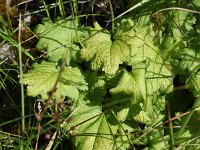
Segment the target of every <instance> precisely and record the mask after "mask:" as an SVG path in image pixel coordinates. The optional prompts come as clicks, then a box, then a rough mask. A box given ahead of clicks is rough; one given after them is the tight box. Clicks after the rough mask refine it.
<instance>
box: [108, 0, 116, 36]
mask: <svg viewBox="0 0 200 150" xmlns="http://www.w3.org/2000/svg"><path fill="white" fill-rule="evenodd" d="M108 3H109V6H110V12H111V18H112V34H114V32H115V23H114V20H115V16H114V11H113V7H112V3H111V0H108Z"/></svg>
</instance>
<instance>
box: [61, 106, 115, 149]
mask: <svg viewBox="0 0 200 150" xmlns="http://www.w3.org/2000/svg"><path fill="white" fill-rule="evenodd" d="M78 108H79V109H78V110H77V111H76V112H75V113H74V114H73V115H72V119H73V121H72V122H71V123H69V124H64V125H63V126H65V128H66V129H70V128H71V127H73V126H76V125H78V126H76V127H75V131H74V132H75V133H74V134H76V136H75V137H74V143H75V145H76V149H79V150H86V149H87V150H110V149H112V148H113V146H114V136H113V133H112V131H111V129H110V126H111V125H110V123H109V121H111V120H107V118H106V116H105V115H104V114H103V113H102V111H101V108H100V107H99V106H87V105H82V104H80V105H79V107H78ZM72 132H73V131H72Z"/></svg>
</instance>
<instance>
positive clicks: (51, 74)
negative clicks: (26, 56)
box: [23, 61, 87, 101]
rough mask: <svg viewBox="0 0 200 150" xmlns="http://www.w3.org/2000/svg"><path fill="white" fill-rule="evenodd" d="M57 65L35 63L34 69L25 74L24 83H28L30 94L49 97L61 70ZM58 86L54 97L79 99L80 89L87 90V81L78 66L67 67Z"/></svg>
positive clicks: (60, 99)
mask: <svg viewBox="0 0 200 150" xmlns="http://www.w3.org/2000/svg"><path fill="white" fill-rule="evenodd" d="M56 66H57V63H53V62H45V61H43V62H42V63H41V64H37V63H36V64H33V66H32V69H31V70H29V71H28V72H27V73H25V74H24V79H23V83H24V84H27V94H28V95H29V96H33V97H36V96H38V95H41V97H42V99H47V98H48V94H47V93H48V92H49V91H50V90H52V88H53V86H54V85H55V83H56V80H57V78H58V75H59V72H60V69H59V67H56ZM56 88H57V89H56V91H55V93H54V98H56V100H57V101H62V100H63V98H62V97H65V96H67V97H69V98H71V99H77V98H78V96H79V90H82V91H85V90H87V83H86V82H85V80H84V76H83V75H82V74H81V72H80V70H79V69H78V68H72V67H65V68H64V71H63V72H62V74H61V77H60V78H59V79H58V84H57V87H56Z"/></svg>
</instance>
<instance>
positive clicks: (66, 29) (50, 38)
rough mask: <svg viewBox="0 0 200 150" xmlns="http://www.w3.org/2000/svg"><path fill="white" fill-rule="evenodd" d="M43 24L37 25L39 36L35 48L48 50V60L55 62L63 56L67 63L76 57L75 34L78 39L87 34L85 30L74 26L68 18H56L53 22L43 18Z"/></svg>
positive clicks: (36, 30) (77, 48)
mask: <svg viewBox="0 0 200 150" xmlns="http://www.w3.org/2000/svg"><path fill="white" fill-rule="evenodd" d="M42 23H43V24H39V25H37V27H36V28H35V32H36V34H38V36H39V41H38V43H37V45H36V47H37V48H39V49H40V48H45V49H46V50H47V52H48V56H49V60H50V61H54V62H57V61H58V60H59V59H63V58H65V59H66V60H67V63H68V64H69V63H70V61H71V60H74V59H76V55H77V51H79V47H78V46H77V45H75V44H74V42H77V41H78V39H77V36H78V37H79V39H80V40H82V39H83V38H85V36H87V32H85V31H84V30H83V29H81V28H78V27H76V28H77V29H76V30H77V34H78V35H76V31H75V29H74V24H73V22H72V21H69V20H57V21H56V22H55V23H53V22H52V21H50V20H49V19H44V20H43V22H42ZM78 42H80V41H78Z"/></svg>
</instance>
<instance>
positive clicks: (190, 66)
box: [179, 49, 200, 73]
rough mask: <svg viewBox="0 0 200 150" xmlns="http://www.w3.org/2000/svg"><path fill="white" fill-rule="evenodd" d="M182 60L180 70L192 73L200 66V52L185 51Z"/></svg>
mask: <svg viewBox="0 0 200 150" xmlns="http://www.w3.org/2000/svg"><path fill="white" fill-rule="evenodd" d="M180 58H181V61H180V68H181V70H186V71H187V73H188V72H189V73H191V72H192V71H194V69H196V67H198V66H199V65H200V51H195V50H191V49H185V52H184V53H182V54H180ZM180 58H179V59H180Z"/></svg>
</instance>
